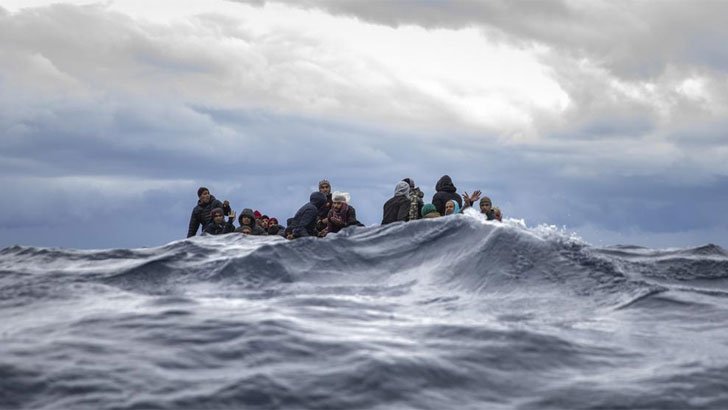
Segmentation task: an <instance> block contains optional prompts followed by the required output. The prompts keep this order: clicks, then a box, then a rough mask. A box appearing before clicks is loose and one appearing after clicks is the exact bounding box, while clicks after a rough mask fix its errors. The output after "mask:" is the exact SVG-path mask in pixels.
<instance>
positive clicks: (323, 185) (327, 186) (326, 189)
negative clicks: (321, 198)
mask: <svg viewBox="0 0 728 410" xmlns="http://www.w3.org/2000/svg"><path fill="white" fill-rule="evenodd" d="M319 192H321V193H322V194H324V195H328V194H330V193H331V183H330V182H329V180H328V179H322V180H321V181H319Z"/></svg>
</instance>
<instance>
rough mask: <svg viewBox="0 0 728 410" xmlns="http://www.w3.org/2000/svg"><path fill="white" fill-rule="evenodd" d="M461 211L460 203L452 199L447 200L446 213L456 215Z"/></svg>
mask: <svg viewBox="0 0 728 410" xmlns="http://www.w3.org/2000/svg"><path fill="white" fill-rule="evenodd" d="M459 213H460V206H459V205H458V203H457V202H456V201H455V200H453V199H451V200H449V201H447V202H445V215H455V214H459Z"/></svg>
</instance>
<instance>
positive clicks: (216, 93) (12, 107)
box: [0, 2, 728, 247]
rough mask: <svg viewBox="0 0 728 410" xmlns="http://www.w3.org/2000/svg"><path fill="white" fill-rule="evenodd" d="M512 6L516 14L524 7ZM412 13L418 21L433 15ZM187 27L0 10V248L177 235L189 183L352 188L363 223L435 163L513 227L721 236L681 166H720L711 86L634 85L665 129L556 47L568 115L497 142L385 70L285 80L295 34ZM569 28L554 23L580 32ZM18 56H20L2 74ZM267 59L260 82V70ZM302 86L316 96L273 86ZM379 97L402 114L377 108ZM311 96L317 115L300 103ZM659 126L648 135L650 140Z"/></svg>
mask: <svg viewBox="0 0 728 410" xmlns="http://www.w3.org/2000/svg"><path fill="white" fill-rule="evenodd" d="M337 4H338V3H337ZM341 4H343V5H342V6H338V7H355V5H349V6H347V5H346V3H341ZM402 4H407V3H401V4H399V3H385V2H380V3H376V7H378V8H383V9H387V8H388V7H404V6H403V5H402ZM417 4H420V3H417ZM422 4H425V3H422ZM433 4H434V3H433ZM470 4H471V5H470V6H468V7H472V8H478V7H496V6H491V5H488V6H484V5H480V4H479V3H475V2H473V3H470ZM495 4H496V5H498V4H499V3H495ZM538 4H541V3H538ZM409 6H410V7H414V6H412V4H409ZM332 7H333V6H332ZM357 7H358V6H357ZM498 7H505V8H512V7H516V8H520V7H524V6H523V5H519V4H518V3H515V5H510V3H509V5H505V3H503V4H500V6H498ZM540 7H545V8H547V10H542V9H533V10H529V12H530V13H534V14H536V15H551V16H552V18H553V22H552V23H550V24H552V25H558V24H559V21H560V20H559V18H558V16H560V15H561V14H562V13H566V14H569V13H571V14H574V13H576V11H573V10H572V9H571V5H570V4H568V3H563V4H562V3H558V4H555V3H546V4H545V5H543V6H540ZM385 11H386V10H385ZM470 11H471V13H473V16H477V10H470ZM496 12H497V10H496V11H493V13H496ZM381 13H382V14H383V15H384V14H386V13H385V12H384V11H381ZM410 13H411V14H412V15H413V16H417V13H416V10H410ZM500 13H501V15H502V16H505V15H506V14H503V13H505V11H502V10H501V11H500ZM403 15H406V14H404V13H403ZM456 17H457V16H452V21H453V22H456V21H457V18H456ZM526 17H528V18H525V17H524V19H525V22H523V23H518V24H526V23H527V22H528V21H529V19H532V20H534V19H536V17H534V16H532V15H528V16H526ZM428 18H430V19H432V20H433V21H436V20H437V18H438V16H437V15H436V13H434V11H433V12H432V13H430V17H428ZM594 18H595V17H593V18H592V20H591V21H593V19H594ZM501 19H505V17H501ZM587 20H588V19H587ZM197 21H198V22H199V24H200V26H199V27H192V28H190V27H175V28H174V30H167V29H166V28H164V27H159V26H154V25H150V24H147V23H140V22H136V21H133V20H131V19H130V18H128V17H126V16H123V15H121V14H118V13H108V12H107V11H105V9H103V8H99V7H87V8H78V7H71V6H62V5H61V6H54V7H51V8H44V9H37V10H33V11H28V12H23V13H18V14H13V15H9V14H7V13H5V14H2V13H0V53H2V54H3V58H2V60H0V90H1V91H2V92H0V135H1V137H0V157H2V160H0V171H1V172H2V176H3V178H4V180H3V186H4V187H6V189H7V190H9V191H10V192H13V193H16V194H17V199H16V200H14V201H12V202H3V203H2V204H0V246H4V245H10V244H12V243H28V244H38V245H65V246H79V247H100V246H138V245H155V244H160V243H164V242H167V241H171V240H174V239H178V238H181V237H182V236H184V232H185V228H186V223H187V219H188V218H189V213H190V210H191V209H192V207H193V206H194V203H195V201H196V195H195V194H194V193H195V190H196V188H197V186H199V185H206V186H209V187H210V188H211V189H212V190H213V193H214V194H215V195H216V196H218V197H219V198H224V199H230V200H231V201H232V203H233V205H234V207H235V208H236V209H241V208H242V207H243V206H251V207H254V208H256V209H261V210H263V211H265V212H267V213H269V214H271V215H274V216H277V217H278V218H279V219H282V220H285V218H286V217H288V216H291V215H293V213H294V212H295V210H296V209H297V208H298V207H299V206H300V205H301V204H302V203H304V202H305V201H306V198H308V194H309V193H310V191H311V190H314V189H316V182H317V181H318V180H319V179H321V178H323V177H327V178H329V179H330V180H331V181H332V183H333V185H334V188H335V189H339V188H340V189H343V190H346V191H348V192H350V193H351V194H352V197H353V201H354V204H355V206H356V207H357V211H358V214H359V216H360V218H361V219H362V221H364V222H365V223H369V224H371V223H378V222H379V220H380V218H381V206H382V204H383V203H384V201H385V200H386V199H387V198H388V197H389V195H390V194H391V191H392V187H393V186H394V184H395V183H396V182H397V181H398V180H399V179H400V178H404V177H412V178H414V179H415V181H417V183H418V184H419V185H420V186H421V187H422V188H423V189H424V190H425V192H426V196H427V197H426V199H428V200H429V199H430V198H431V197H432V194H433V193H434V184H435V182H436V181H437V179H438V178H439V177H440V176H441V175H442V174H446V173H447V174H449V175H451V176H453V178H454V180H455V183H456V185H457V186H458V188H459V191H461V192H462V191H468V192H470V191H472V190H474V189H482V190H483V191H484V193H486V194H488V195H490V196H491V197H492V198H493V199H494V201H495V203H496V204H498V205H501V206H502V207H503V209H504V212H505V213H506V215H508V216H513V217H521V218H525V219H526V221H527V222H528V223H529V224H530V225H533V224H538V223H553V224H557V225H567V226H573V227H579V226H593V227H596V228H597V229H601V230H603V231H610V232H614V231H620V230H622V231H624V230H629V229H638V230H640V231H641V232H643V233H644V235H645V236H644V238H646V239H645V240H649V238H650V236H649V235H651V234H654V235H658V234H659V235H662V234H664V233H666V232H678V231H682V232H697V231H700V230H701V229H712V228H715V229H717V230H718V231H720V230H721V229H722V230H723V231H726V230H728V228H726V217H725V216H723V213H722V212H721V211H720V206H721V205H722V204H725V201H726V198H725V192H728V189H727V188H728V185H727V184H726V182H725V175H726V174H727V173H728V171H726V170H725V168H715V167H714V168H713V169H712V170H711V169H702V168H700V165H699V162H701V161H703V160H704V159H705V158H711V157H710V155H709V154H710V152H714V153H715V154H713V156H712V159H711V161H712V162H711V164H712V163H715V164H719V163H720V161H721V160H723V165H722V166H723V167H725V162H726V161H724V160H725V158H726V155H727V154H728V153H726V152H725V151H723V153H722V154H721V151H720V150H719V148H720V147H724V146H725V143H724V142H725V139H724V133H723V131H722V129H724V125H725V123H724V121H721V120H720V118H721V117H720V110H718V114H717V115H716V114H711V113H710V109H714V108H715V107H718V108H720V107H721V104H724V101H723V100H721V99H720V96H719V95H718V93H717V92H716V94H715V95H713V94H709V97H711V98H715V99H716V101H717V105H716V104H708V105H707V107H704V106H697V104H695V103H691V102H690V101H689V100H687V99H685V97H681V96H680V95H677V94H671V93H669V92H664V93H661V92H655V93H653V94H649V92H648V93H647V94H646V95H648V97H649V96H650V95H651V96H653V97H654V98H663V97H664V99H666V100H669V101H671V102H670V104H671V105H670V106H671V107H673V108H672V111H668V113H669V114H671V115H670V118H669V120H668V121H665V120H664V119H663V118H662V117H661V116H662V115H663V114H662V113H660V112H659V110H658V108H659V107H656V106H654V105H652V104H650V102H649V98H647V99H641V98H635V97H630V96H629V95H627V94H624V93H620V91H619V90H618V89H615V88H612V86H611V84H612V80H613V78H612V77H611V76H610V73H609V72H602V71H598V70H597V71H589V70H579V69H578V59H579V57H578V56H570V55H567V54H563V55H564V56H567V57H568V58H569V60H567V63H566V64H563V65H559V64H558V61H550V64H551V65H552V66H553V67H556V68H555V69H554V70H555V72H554V75H555V76H557V77H558V80H559V82H560V84H562V86H563V87H564V89H566V90H567V92H568V93H569V95H570V97H571V98H572V104H573V107H572V108H570V109H568V110H567V111H566V112H564V114H563V115H562V116H561V117H558V118H553V117H548V116H546V115H545V114H544V116H542V117H534V122H536V123H537V128H538V132H539V133H540V135H539V137H540V138H538V139H537V140H536V141H532V142H527V143H523V144H516V143H508V142H499V141H500V140H499V137H500V135H499V131H498V130H495V129H493V130H491V129H484V128H479V129H476V130H473V129H472V128H471V129H466V131H463V130H462V129H457V128H458V127H457V126H456V125H452V127H447V126H448V125H451V124H457V122H458V119H457V118H456V117H457V115H456V114H457V113H453V112H449V111H448V110H447V109H446V108H443V106H442V104H441V103H440V102H438V101H436V100H433V99H432V98H430V97H428V96H426V95H424V94H422V93H421V92H419V91H417V90H416V89H413V88H410V87H408V86H407V85H402V84H398V83H397V82H396V81H392V82H391V85H390V86H388V87H386V88H384V89H372V90H362V89H361V88H358V87H356V86H354V85H350V84H349V83H350V82H346V81H343V83H344V84H343V85H342V86H341V87H338V86H337V85H338V84H339V82H337V81H333V82H329V81H328V80H327V78H328V77H330V76H332V75H333V76H335V75H334V74H338V73H341V72H343V70H344V68H345V67H343V66H342V67H339V68H338V69H337V70H334V68H332V67H326V66H325V64H319V65H317V64H312V65H310V66H308V67H309V68H310V69H309V70H308V71H306V72H305V73H303V74H304V80H305V81H303V82H302V83H297V82H296V81H294V80H295V78H296V75H298V74H301V73H300V72H297V71H295V69H294V68H295V67H294V65H295V64H293V63H295V62H297V61H298V59H303V57H305V56H303V55H300V54H297V51H296V50H295V49H286V48H281V47H283V44H284V43H285V42H286V41H288V40H290V39H293V38H294V37H295V36H296V33H279V34H278V35H279V36H281V37H280V38H271V37H266V38H255V37H254V36H253V35H252V34H250V33H248V32H246V31H245V29H244V28H240V27H238V25H237V24H234V23H233V22H229V21H226V20H225V19H224V18H222V17H220V16H201V17H199V20H197ZM431 24H435V23H431ZM452 24H455V23H452ZM458 24H459V23H458ZM503 24H505V23H503ZM514 24H515V23H514ZM580 24H581V23H580ZM584 24H586V23H584ZM579 27H581V28H579ZM579 27H576V28H574V27H572V28H571V30H576V31H578V30H585V31H587V32H588V30H586V29H585V28H584V26H579ZM198 29H199V30H201V31H200V32H198V31H196V30H198ZM207 29H209V31H210V32H223V33H226V34H225V35H227V36H232V37H234V38H236V39H239V40H240V41H247V42H250V44H252V45H259V46H260V45H261V44H262V46H260V47H261V48H260V50H263V51H260V52H251V53H250V54H246V55H244V56H242V57H240V58H239V59H238V60H235V62H236V63H241V64H243V66H241V67H238V68H239V69H240V70H239V73H238V74H236V73H235V70H234V69H233V68H232V67H231V65H232V64H231V63H230V61H228V60H227V59H226V58H225V57H226V56H225V55H224V53H222V52H220V51H219V50H218V51H215V50H207V49H206V47H205V44H207V43H205V42H204V41H202V40H200V41H193V40H195V39H198V38H199V36H204V33H205V32H207ZM217 29H219V30H217ZM186 30H188V31H186ZM521 30H525V28H522V29H521ZM615 30H616V29H615ZM172 32H173V33H174V35H173V34H172ZM596 35H598V36H601V34H596ZM177 36H179V37H177ZM186 36H187V37H186ZM598 40H599V39H597V40H590V41H597V42H598ZM304 41H309V40H305V39H304ZM564 41H565V40H564ZM311 46H313V47H315V46H316V44H315V42H313V43H311ZM264 51H265V52H264ZM559 56H560V55H558V54H557V55H551V58H556V57H559ZM5 57H7V58H5ZM18 62H30V63H33V64H35V65H31V66H28V65H25V66H22V67H24V68H22V69H21V65H20V63H18ZM375 68H376V67H375ZM326 70H334V72H333V73H332V72H330V71H326ZM267 71H272V72H273V73H274V76H272V77H265V76H264V75H263V73H265V72H267ZM684 73H689V71H679V72H678V73H673V74H669V73H668V74H666V75H664V76H662V77H660V78H657V79H655V81H656V82H658V86H657V88H658V89H659V88H660V84H667V85H670V84H674V83H676V82H677V81H678V80H679V79H680V78H681V77H682V75H683V74H684ZM701 73H702V74H704V75H705V76H706V77H707V78H712V79H714V78H716V77H717V78H720V77H719V76H720V75H722V73H720V72H717V73H715V72H713V73H711V72H698V74H701ZM382 75H383V76H387V75H388V73H383V74H382ZM347 78H348V77H347ZM660 81H662V83H659V82H660ZM711 81H713V80H709V82H708V83H707V85H706V89H708V90H712V89H714V88H715V89H717V90H722V89H721V88H720V87H721V85H720V81H718V80H715V81H713V82H711ZM625 83H626V84H627V85H630V84H632V83H631V82H630V81H625ZM241 84H242V85H241ZM301 84H303V85H301ZM306 84H315V85H316V86H317V87H322V88H324V89H326V90H327V91H326V92H322V93H321V94H316V93H305V92H301V93H295V92H292V91H297V90H301V89H300V88H297V87H305V86H306ZM722 87H725V85H723V86H722ZM663 88H669V87H667V86H665V87H663ZM230 90H234V91H230ZM236 92H239V94H235V93H236ZM231 93H232V94H233V95H231ZM286 94H294V95H292V96H291V97H290V99H286V98H283V97H284V96H285V95H286ZM726 94H727V95H728V93H726ZM299 95H302V96H303V97H299ZM393 95H394V96H397V97H398V100H397V101H396V102H397V104H401V105H405V106H407V105H408V104H410V105H411V106H409V107H408V110H405V111H411V112H413V113H414V114H411V115H410V116H409V117H408V116H407V115H403V114H401V113H400V112H397V111H396V110H394V109H393V108H392V107H393V106H392V105H388V104H387V102H388V101H390V100H391V99H392V96H393ZM297 98H300V99H297ZM317 104H321V106H322V107H330V108H325V109H321V110H320V111H306V110H305V108H307V107H308V106H315V105H317ZM327 104H330V105H327ZM296 106H300V107H302V109H301V110H296V109H295V108H296ZM371 106H374V108H369V107H371ZM342 112H346V113H348V114H349V115H341V113H342ZM322 113H323V114H322ZM329 113H331V115H327V114H329ZM355 114H359V115H355ZM408 121H411V122H413V123H420V124H418V125H419V127H417V126H414V127H410V124H408ZM697 122H699V123H700V124H703V125H704V128H703V129H701V130H700V133H699V138H696V137H695V135H694V134H692V133H691V132H692V130H694V126H695V124H696V123H697ZM403 123H404V126H402V125H400V124H403ZM665 123H667V125H666V124H665ZM442 124H445V125H446V127H442ZM675 124H678V125H680V128H677V129H675V128H673V127H672V126H673V125H675ZM436 125H440V127H438V126H436ZM443 128H445V130H443ZM449 128H454V129H449ZM664 136H668V138H667V141H664V139H660V138H659V137H664ZM651 138H655V140H654V141H651ZM697 141H702V142H703V143H702V144H699V143H697ZM657 143H660V144H673V145H674V147H675V151H676V152H677V153H678V156H677V157H674V158H671V157H669V156H660V157H659V158H657V159H654V160H655V161H657V162H656V163H654V164H650V163H649V161H651V160H653V159H650V158H646V157H645V154H646V153H648V151H650V150H651V149H653V148H654V147H655V146H657ZM651 144H652V145H651ZM626 147H629V148H630V151H634V152H628V150H627V149H626ZM686 159H687V160H686ZM673 160H674V161H675V162H672V161H673ZM692 162H694V163H692ZM676 164H677V165H676ZM708 168H709V167H708ZM721 175H722V176H721ZM150 181H152V182H150ZM686 198H687V199H688V200H687V201H686ZM44 229H45V231H44ZM48 231H51V232H48ZM140 232H144V235H140ZM676 240H677V239H676ZM646 244H649V243H646ZM723 245H725V244H723Z"/></svg>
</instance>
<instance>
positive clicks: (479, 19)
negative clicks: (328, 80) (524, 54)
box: [243, 0, 728, 77]
mask: <svg viewBox="0 0 728 410" xmlns="http://www.w3.org/2000/svg"><path fill="white" fill-rule="evenodd" d="M243 2H244V3H252V4H255V5H260V4H264V3H262V2H261V1H255V2H246V1H243ZM270 2H271V3H286V4H289V5H292V6H296V7H304V8H314V9H321V10H325V11H328V12H331V13H334V14H340V15H346V16H352V17H356V18H359V19H362V20H365V21H370V22H374V23H378V24H385V25H390V26H393V27H396V26H400V25H419V26H423V27H426V28H455V29H457V28H463V27H472V26H475V27H481V28H483V29H484V30H486V35H488V36H491V37H494V38H497V39H499V40H503V41H508V42H515V43H521V44H526V43H529V42H536V43H541V44H545V45H547V46H550V47H555V48H558V49H560V50H562V51H563V52H564V53H566V54H570V55H574V56H583V57H587V58H590V59H592V60H595V61H599V62H601V63H602V64H604V65H605V66H607V67H610V68H611V69H612V70H614V71H615V72H618V73H620V75H622V76H626V77H651V76H655V75H658V74H659V73H660V72H662V71H663V70H664V69H665V66H667V65H669V64H672V63H677V64H682V63H687V64H695V65H706V66H712V67H716V68H718V69H720V70H726V69H728V66H726V62H728V50H726V48H725V47H722V46H721V44H723V43H724V41H723V40H720V39H724V38H725V37H726V36H727V35H728V28H726V25H725V24H724V23H723V16H725V15H726V14H728V3H725V2H720V1H701V2H683V1H661V2H658V3H647V2H607V1H597V2H579V1H550V2H538V1H525V2H524V1H517V2H512V1H506V0H501V1H488V2H473V1H468V0H460V1H448V2H434V1H419V2H418V1H406V2H401V1H400V2H375V3H365V2H351V1H347V2H340V1H335V0H322V1H316V0H309V1H303V2H301V1H287V0H279V1H270ZM499 33H503V34H504V35H499Z"/></svg>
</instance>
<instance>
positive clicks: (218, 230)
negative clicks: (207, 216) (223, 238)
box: [203, 220, 235, 235]
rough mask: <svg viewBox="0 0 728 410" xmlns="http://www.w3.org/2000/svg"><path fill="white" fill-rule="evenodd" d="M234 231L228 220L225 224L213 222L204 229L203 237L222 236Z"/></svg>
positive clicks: (231, 223)
mask: <svg viewBox="0 0 728 410" xmlns="http://www.w3.org/2000/svg"><path fill="white" fill-rule="evenodd" d="M233 231H235V226H233V222H232V221H230V220H228V221H227V222H223V223H220V224H216V223H215V221H212V222H210V223H209V224H207V226H206V227H205V231H204V232H203V234H204V235H222V234H224V233H231V232H233Z"/></svg>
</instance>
